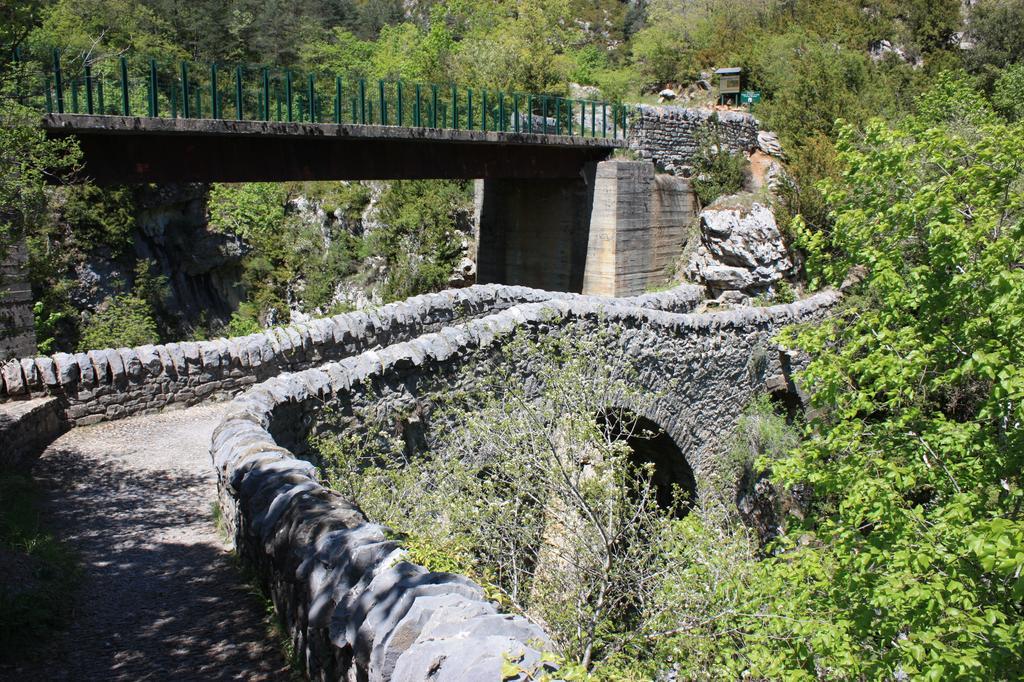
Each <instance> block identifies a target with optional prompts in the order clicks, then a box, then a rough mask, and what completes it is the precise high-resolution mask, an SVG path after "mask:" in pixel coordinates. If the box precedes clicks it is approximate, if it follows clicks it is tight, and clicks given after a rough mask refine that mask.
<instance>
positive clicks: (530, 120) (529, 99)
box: [526, 95, 533, 133]
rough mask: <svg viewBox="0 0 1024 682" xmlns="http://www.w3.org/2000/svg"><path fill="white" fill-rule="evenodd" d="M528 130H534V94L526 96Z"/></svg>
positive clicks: (529, 131) (530, 131)
mask: <svg viewBox="0 0 1024 682" xmlns="http://www.w3.org/2000/svg"><path fill="white" fill-rule="evenodd" d="M526 132H528V133H532V132H533V95H527V96H526Z"/></svg>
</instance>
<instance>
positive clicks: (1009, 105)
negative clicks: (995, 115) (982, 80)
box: [992, 63, 1024, 122]
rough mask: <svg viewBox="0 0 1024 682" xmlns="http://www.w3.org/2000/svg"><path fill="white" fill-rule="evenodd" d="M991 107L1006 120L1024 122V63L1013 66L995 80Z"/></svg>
mask: <svg viewBox="0 0 1024 682" xmlns="http://www.w3.org/2000/svg"><path fill="white" fill-rule="evenodd" d="M992 105H993V106H994V107H995V108H996V109H997V110H998V111H999V113H1001V114H1002V115H1003V116H1005V117H1006V118H1007V119H1008V120H1010V121H1011V122H1012V121H1022V120H1024V63H1020V64H1013V65H1011V66H1009V67H1007V68H1006V70H1005V71H1003V73H1002V75H1000V76H999V79H998V80H996V83H995V88H994V89H993V92H992Z"/></svg>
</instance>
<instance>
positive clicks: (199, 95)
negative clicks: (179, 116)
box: [196, 83, 203, 118]
mask: <svg viewBox="0 0 1024 682" xmlns="http://www.w3.org/2000/svg"><path fill="white" fill-rule="evenodd" d="M202 117H203V89H202V88H201V87H199V86H198V83H197V84H196V118H202Z"/></svg>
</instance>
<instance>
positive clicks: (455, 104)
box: [452, 85, 459, 130]
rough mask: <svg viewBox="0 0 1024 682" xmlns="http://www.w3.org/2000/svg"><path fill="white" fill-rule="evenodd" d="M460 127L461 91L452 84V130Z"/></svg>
mask: <svg viewBox="0 0 1024 682" xmlns="http://www.w3.org/2000/svg"><path fill="white" fill-rule="evenodd" d="M458 129H459V91H458V88H456V87H455V86H454V85H453V86H452V130H458Z"/></svg>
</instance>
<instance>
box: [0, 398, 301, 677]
mask: <svg viewBox="0 0 1024 682" xmlns="http://www.w3.org/2000/svg"><path fill="white" fill-rule="evenodd" d="M223 406H224V405H223V403H221V404H216V403H214V404H210V405H204V406H200V407H195V408H191V409H188V410H181V411H176V412H164V413H161V414H158V415H153V416H147V417H134V418H130V419H123V420H120V421H115V422H109V423H105V424H98V425H96V426H90V427H84V428H79V429H74V430H72V431H70V432H68V433H66V434H64V435H63V436H62V437H61V438H59V439H58V440H57V441H55V442H54V443H53V444H52V445H51V446H50V447H49V448H47V450H46V452H45V453H44V454H43V456H42V458H41V459H40V460H39V462H37V464H36V466H35V468H34V470H33V473H34V475H35V477H36V479H37V480H38V481H39V482H40V485H41V487H42V488H43V489H44V490H45V492H46V498H47V499H46V500H45V507H44V509H45V510H46V514H47V517H48V519H49V520H50V522H51V523H52V527H53V528H54V531H55V533H56V534H57V535H58V537H60V538H61V539H62V540H64V541H65V542H67V543H68V544H69V545H70V546H71V547H72V548H73V549H74V550H75V551H76V552H77V553H78V555H79V557H80V561H81V565H82V569H83V579H82V582H81V587H80V589H79V592H78V594H77V595H76V596H75V600H74V603H75V609H74V615H73V616H72V618H71V620H70V623H69V627H68V630H67V632H65V633H61V634H59V635H58V636H57V637H56V640H55V641H54V643H53V646H52V650H51V649H50V648H44V651H43V655H42V658H41V660H40V661H38V662H36V663H33V664H31V665H26V666H22V667H21V668H18V669H15V670H11V669H5V670H0V678H3V679H14V680H75V681H76V682H78V681H90V680H104V681H106V680H133V681H134V680H287V679H290V675H289V673H288V669H287V666H286V664H285V661H284V658H283V654H282V651H281V647H280V646H279V643H278V642H276V641H274V639H273V637H272V636H271V634H270V631H269V628H268V621H267V613H266V606H265V603H264V601H263V600H262V599H261V598H260V597H259V596H258V595H257V594H255V593H253V592H252V589H251V588H250V587H249V585H248V584H247V583H246V581H245V579H244V578H243V576H242V575H241V573H240V571H239V569H238V568H237V567H236V565H235V563H234V561H233V559H232V557H231V554H230V553H229V552H228V550H227V546H226V544H225V542H224V540H223V538H222V537H221V536H220V534H219V533H218V531H217V530H216V528H215V526H214V519H213V502H214V500H215V498H216V490H215V486H216V483H215V481H216V476H215V474H214V471H213V467H212V465H211V464H210V455H209V450H208V449H209V444H210V436H211V434H212V433H213V429H214V427H215V426H216V425H217V422H218V420H219V418H220V413H221V411H222V410H223Z"/></svg>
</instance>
